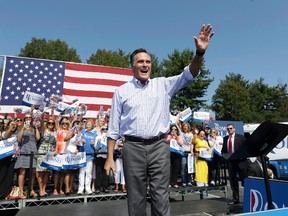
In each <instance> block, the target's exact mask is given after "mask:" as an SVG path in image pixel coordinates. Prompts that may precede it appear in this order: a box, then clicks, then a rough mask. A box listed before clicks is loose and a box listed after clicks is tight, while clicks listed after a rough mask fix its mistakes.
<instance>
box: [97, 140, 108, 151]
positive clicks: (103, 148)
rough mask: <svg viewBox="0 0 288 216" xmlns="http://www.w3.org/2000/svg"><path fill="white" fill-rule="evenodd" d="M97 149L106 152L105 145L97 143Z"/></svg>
mask: <svg viewBox="0 0 288 216" xmlns="http://www.w3.org/2000/svg"><path fill="white" fill-rule="evenodd" d="M97 147H98V149H102V150H107V144H106V143H102V142H98V143H97Z"/></svg>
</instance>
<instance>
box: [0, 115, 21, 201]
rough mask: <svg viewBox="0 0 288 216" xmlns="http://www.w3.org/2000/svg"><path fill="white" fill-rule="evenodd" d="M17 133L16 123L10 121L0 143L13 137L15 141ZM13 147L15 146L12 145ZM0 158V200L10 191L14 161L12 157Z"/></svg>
mask: <svg viewBox="0 0 288 216" xmlns="http://www.w3.org/2000/svg"><path fill="white" fill-rule="evenodd" d="M1 120H2V124H4V121H3V119H0V121H1ZM17 132H18V129H17V123H16V122H14V121H10V122H9V123H8V125H7V130H6V131H3V134H2V136H3V141H0V142H1V143H4V142H5V141H6V140H7V139H9V138H12V139H13V137H14V139H13V140H14V141H16V140H17ZM4 140H5V141H4ZM14 141H13V142H14ZM13 145H15V144H14V143H13ZM1 146H3V145H1ZM0 158H1V159H0V199H4V198H6V197H7V195H8V194H9V192H10V191H11V187H12V183H13V177H14V166H15V161H16V159H15V158H14V157H13V155H10V156H7V157H0Z"/></svg>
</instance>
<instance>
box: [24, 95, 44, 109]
mask: <svg viewBox="0 0 288 216" xmlns="http://www.w3.org/2000/svg"><path fill="white" fill-rule="evenodd" d="M44 99H45V98H44V96H43V95H39V94H36V93H33V92H29V91H26V92H25V94H24V97H23V100H22V104H23V105H25V106H29V107H30V106H31V105H35V106H38V107H40V106H42V107H43V104H44ZM42 107H41V108H42Z"/></svg>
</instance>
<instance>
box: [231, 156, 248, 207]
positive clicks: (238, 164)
mask: <svg viewBox="0 0 288 216" xmlns="http://www.w3.org/2000/svg"><path fill="white" fill-rule="evenodd" d="M247 167H248V160H231V161H228V172H229V181H230V187H231V189H232V192H233V200H234V201H238V202H239V183H238V181H239V180H240V181H241V183H242V186H244V178H246V177H247ZM237 174H238V176H239V178H240V179H238V177H237Z"/></svg>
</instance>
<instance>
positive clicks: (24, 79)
mask: <svg viewBox="0 0 288 216" xmlns="http://www.w3.org/2000/svg"><path fill="white" fill-rule="evenodd" d="M131 77H132V71H131V70H130V69H127V68H116V67H106V66H99V65H88V64H77V63H70V62H69V63H68V62H60V61H51V60H42V59H32V58H21V57H10V56H5V57H4V69H3V74H2V82H1V100H0V113H2V114H3V113H13V112H14V111H13V108H14V107H21V104H22V99H23V96H24V93H25V91H29V92H33V93H36V94H39V95H43V96H44V97H45V100H46V102H47V104H48V102H49V98H50V96H51V95H52V94H56V95H60V96H62V98H63V102H65V103H68V104H71V103H72V101H73V100H75V99H78V101H79V103H80V104H85V105H87V113H86V115H85V117H87V118H96V116H97V113H98V111H99V109H100V106H103V108H104V110H107V109H108V108H110V107H111V100H112V96H113V93H114V91H115V89H116V88H117V87H119V86H120V85H122V84H124V83H125V82H127V81H129V80H131ZM22 108H23V107H22ZM24 109H27V107H26V108H24Z"/></svg>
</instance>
